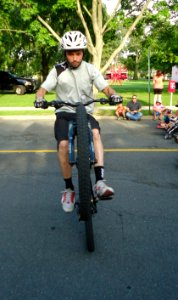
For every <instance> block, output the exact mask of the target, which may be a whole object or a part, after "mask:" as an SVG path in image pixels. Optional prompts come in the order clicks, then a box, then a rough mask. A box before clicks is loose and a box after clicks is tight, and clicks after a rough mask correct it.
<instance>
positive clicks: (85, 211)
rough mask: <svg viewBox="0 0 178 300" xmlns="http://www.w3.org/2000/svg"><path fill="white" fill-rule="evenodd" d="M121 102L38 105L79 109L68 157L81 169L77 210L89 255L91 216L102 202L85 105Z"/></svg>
mask: <svg viewBox="0 0 178 300" xmlns="http://www.w3.org/2000/svg"><path fill="white" fill-rule="evenodd" d="M122 101H123V100H122V97H119V96H118V100H117V101H116V100H115V101H112V100H110V99H105V98H100V99H91V100H89V101H88V102H86V103H82V102H77V103H75V104H73V103H68V102H65V101H60V100H54V101H51V102H47V101H46V100H44V101H43V103H42V104H38V102H35V107H36V108H43V109H46V108H48V107H49V106H51V107H54V108H55V109H58V108H61V107H62V106H64V105H65V106H70V107H75V108H76V121H69V129H68V141H69V146H68V154H69V163H70V164H71V165H72V166H73V165H76V167H77V170H78V191H79V200H78V201H76V204H75V207H76V208H77V212H78V215H79V220H80V221H84V223H85V233H86V244H87V249H88V251H89V252H93V251H94V250H95V242H94V231H93V223H92V215H93V214H95V213H97V202H98V200H99V199H98V198H97V197H96V196H95V195H94V193H93V188H92V180H91V174H90V170H91V167H92V165H94V164H95V163H96V158H95V151H94V144H93V136H92V130H91V125H90V122H89V121H88V119H87V112H86V109H85V106H87V105H89V104H92V103H94V102H100V103H101V104H107V103H108V104H110V105H116V104H119V103H121V102H122ZM75 150H76V151H75ZM105 199H106V198H105ZM101 200H102V199H101Z"/></svg>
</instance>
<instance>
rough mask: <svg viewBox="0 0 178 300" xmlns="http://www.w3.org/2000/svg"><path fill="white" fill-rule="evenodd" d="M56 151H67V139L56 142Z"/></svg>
mask: <svg viewBox="0 0 178 300" xmlns="http://www.w3.org/2000/svg"><path fill="white" fill-rule="evenodd" d="M58 151H60V152H67V151H68V141H66V140H63V141H60V142H59V143H58Z"/></svg>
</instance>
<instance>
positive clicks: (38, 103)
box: [34, 97, 48, 109]
mask: <svg viewBox="0 0 178 300" xmlns="http://www.w3.org/2000/svg"><path fill="white" fill-rule="evenodd" d="M46 103H47V101H46V100H45V99H44V98H42V97H39V98H37V99H36V100H35V102H34V106H35V108H43V109H46V108H48V106H47V105H46Z"/></svg>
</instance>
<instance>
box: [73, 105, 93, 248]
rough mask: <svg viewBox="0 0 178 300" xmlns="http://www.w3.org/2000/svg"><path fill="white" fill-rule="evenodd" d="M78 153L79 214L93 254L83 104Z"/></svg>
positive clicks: (78, 115)
mask: <svg viewBox="0 0 178 300" xmlns="http://www.w3.org/2000/svg"><path fill="white" fill-rule="evenodd" d="M77 152H78V155H77V166H78V183H79V198H80V203H79V213H80V218H81V220H84V222H85V232H86V242H87V248H88V251H90V252H92V251H94V249H95V245H94V233H93V223H92V213H91V196H92V195H91V181H90V159H89V157H90V152H89V129H88V120H87V114H86V110H85V107H84V106H83V104H82V103H81V104H79V106H77Z"/></svg>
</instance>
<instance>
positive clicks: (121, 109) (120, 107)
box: [115, 103, 126, 120]
mask: <svg viewBox="0 0 178 300" xmlns="http://www.w3.org/2000/svg"><path fill="white" fill-rule="evenodd" d="M125 113H126V106H124V105H123V104H122V103H120V104H119V105H118V106H117V108H116V112H115V114H116V116H117V120H119V119H120V117H122V118H123V119H125Z"/></svg>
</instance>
